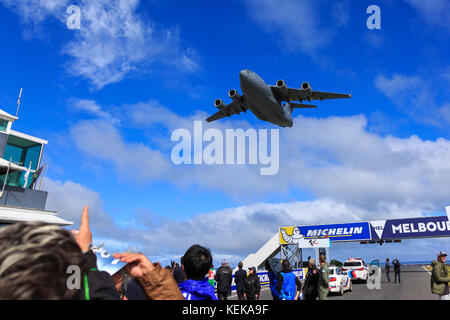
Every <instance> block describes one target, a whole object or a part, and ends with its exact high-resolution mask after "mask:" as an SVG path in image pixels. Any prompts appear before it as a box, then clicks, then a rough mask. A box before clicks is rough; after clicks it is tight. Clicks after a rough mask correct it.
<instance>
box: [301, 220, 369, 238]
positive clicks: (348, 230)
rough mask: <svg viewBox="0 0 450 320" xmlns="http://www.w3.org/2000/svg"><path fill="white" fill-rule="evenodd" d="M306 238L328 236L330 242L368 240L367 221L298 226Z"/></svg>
mask: <svg viewBox="0 0 450 320" xmlns="http://www.w3.org/2000/svg"><path fill="white" fill-rule="evenodd" d="M298 228H299V230H300V233H301V234H302V235H303V236H305V238H306V239H315V238H324V237H328V238H330V242H338V241H361V240H370V227H369V222H355V223H340V224H324V225H313V226H299V227H298Z"/></svg>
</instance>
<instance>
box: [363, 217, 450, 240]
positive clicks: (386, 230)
mask: <svg viewBox="0 0 450 320" xmlns="http://www.w3.org/2000/svg"><path fill="white" fill-rule="evenodd" d="M370 228H371V231H372V240H395V239H408V238H433V237H450V221H449V220H448V217H447V216H438V217H421V218H409V219H393V220H379V221H371V222H370Z"/></svg>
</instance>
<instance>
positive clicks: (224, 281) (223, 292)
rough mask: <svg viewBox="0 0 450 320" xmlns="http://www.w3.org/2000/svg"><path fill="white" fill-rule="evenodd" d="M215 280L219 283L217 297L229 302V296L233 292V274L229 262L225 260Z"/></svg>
mask: <svg viewBox="0 0 450 320" xmlns="http://www.w3.org/2000/svg"><path fill="white" fill-rule="evenodd" d="M214 280H216V282H217V297H218V298H219V300H228V295H229V292H230V290H231V283H232V281H233V274H232V271H231V268H230V266H229V265H228V261H226V260H223V261H222V266H221V267H220V268H219V269H217V272H216V276H215V277H214Z"/></svg>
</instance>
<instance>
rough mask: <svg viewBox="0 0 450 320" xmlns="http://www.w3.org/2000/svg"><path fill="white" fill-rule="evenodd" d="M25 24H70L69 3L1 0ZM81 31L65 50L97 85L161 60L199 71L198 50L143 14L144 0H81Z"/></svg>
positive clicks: (77, 72)
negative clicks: (184, 45) (184, 44)
mask: <svg viewBox="0 0 450 320" xmlns="http://www.w3.org/2000/svg"><path fill="white" fill-rule="evenodd" d="M0 1H1V2H2V3H3V4H4V5H5V6H7V7H8V8H11V9H12V10H14V11H15V12H16V13H17V14H18V15H19V16H20V17H21V19H22V20H23V21H24V22H26V23H25V24H26V25H28V24H32V25H34V26H39V24H40V23H42V22H43V21H44V20H45V19H47V18H49V17H53V18H56V19H58V20H59V21H60V22H61V23H62V25H61V28H65V27H66V26H65V25H66V19H67V17H68V15H67V14H66V8H67V6H68V5H69V4H72V3H69V1H66V0H63V1H55V0H51V1H44V0H31V1H11V0H0ZM78 5H79V7H80V9H81V29H80V30H72V31H71V33H72V34H73V40H69V41H68V42H67V43H66V44H65V45H64V48H63V52H64V53H65V54H67V55H68V56H70V57H71V59H70V61H69V62H68V63H67V71H68V72H69V73H70V74H71V75H74V76H80V77H82V78H85V79H87V80H88V81H89V82H90V83H91V85H92V86H93V87H94V88H96V89H101V88H103V87H104V86H105V85H108V84H111V83H116V82H119V81H121V80H122V79H124V78H126V77H130V76H133V77H137V76H141V75H142V74H143V73H149V72H150V71H151V69H152V64H153V63H155V62H161V63H163V64H165V65H170V66H171V67H173V68H176V69H177V70H179V71H182V72H195V71H198V70H199V66H198V64H197V63H196V61H195V59H196V54H195V51H194V50H193V49H191V48H187V49H182V48H181V45H180V30H179V29H178V28H176V27H175V28H164V27H160V26H158V25H157V23H156V22H154V21H152V20H149V19H144V18H143V17H142V16H141V15H139V14H138V10H137V9H138V7H139V6H140V0H97V1H89V0H80V2H79V3H78Z"/></svg>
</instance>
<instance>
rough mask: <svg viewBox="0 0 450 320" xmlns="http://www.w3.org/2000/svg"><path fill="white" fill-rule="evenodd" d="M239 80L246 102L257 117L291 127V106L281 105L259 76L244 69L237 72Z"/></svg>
mask: <svg viewBox="0 0 450 320" xmlns="http://www.w3.org/2000/svg"><path fill="white" fill-rule="evenodd" d="M239 80H240V84H241V90H242V92H243V93H244V94H245V96H246V104H247V105H248V107H249V108H250V110H251V111H252V112H253V114H254V115H255V116H256V117H257V118H258V119H260V120H264V121H268V122H271V123H273V124H275V125H278V126H281V127H292V123H293V121H292V110H291V107H290V106H289V104H288V103H287V104H285V105H284V106H283V105H282V103H281V102H280V101H278V100H277V99H276V97H275V96H274V94H273V92H272V89H271V87H270V86H268V85H267V84H266V83H265V82H264V80H263V79H261V77H260V76H258V75H257V74H256V73H254V72H253V71H250V70H246V69H245V70H242V71H241V72H240V73H239Z"/></svg>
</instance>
